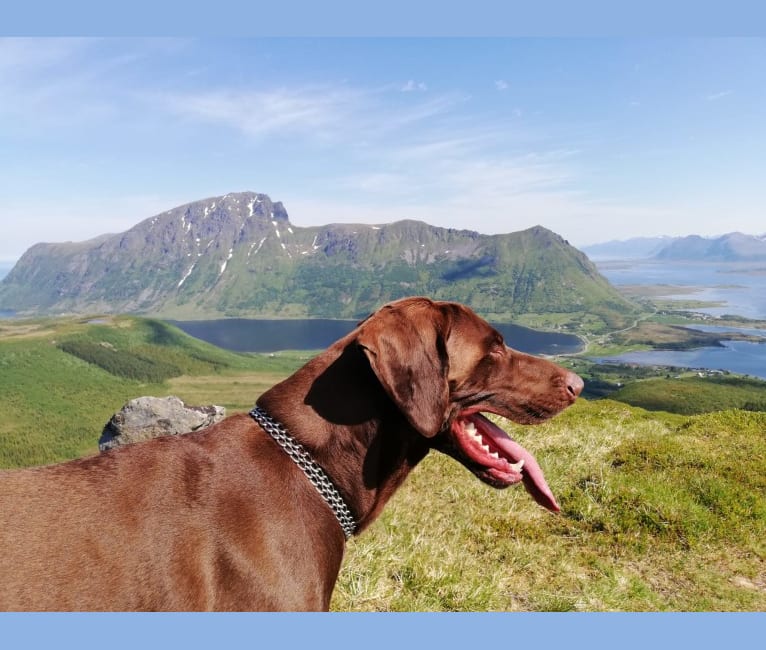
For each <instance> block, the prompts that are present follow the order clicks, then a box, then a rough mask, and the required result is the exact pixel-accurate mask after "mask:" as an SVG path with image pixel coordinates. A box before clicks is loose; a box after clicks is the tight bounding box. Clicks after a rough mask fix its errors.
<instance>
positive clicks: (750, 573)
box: [333, 401, 766, 611]
mask: <svg viewBox="0 0 766 650" xmlns="http://www.w3.org/2000/svg"><path fill="white" fill-rule="evenodd" d="M514 431H515V434H516V435H517V436H518V439H519V440H522V441H523V442H524V444H525V446H527V448H529V449H530V450H531V451H533V452H534V453H536V454H537V457H538V460H540V461H541V464H542V466H543V467H544V469H545V471H546V476H547V478H548V481H549V483H550V485H551V488H552V490H553V492H554V493H555V494H556V495H557V497H558V499H559V503H560V504H561V508H562V512H561V513H560V514H559V515H552V514H550V513H548V512H547V511H544V510H543V509H542V508H540V507H539V506H537V505H536V504H535V503H534V502H533V501H532V500H531V499H530V498H529V496H528V495H527V494H526V493H525V492H524V491H523V489H521V488H519V489H515V488H511V489H509V490H506V491H502V492H498V491H494V490H492V489H491V488H488V487H487V486H485V485H483V484H482V483H480V482H478V481H477V480H476V479H475V478H474V477H473V476H472V475H470V474H469V473H468V472H467V471H466V470H465V469H463V468H462V467H461V466H460V465H458V464H456V463H455V462H454V461H452V460H451V459H449V458H445V457H444V456H441V455H438V454H432V455H430V456H429V457H428V458H426V460H425V461H424V463H423V464H422V465H421V466H419V467H418V468H417V469H416V470H415V472H414V473H413V475H412V476H411V478H410V479H409V481H408V482H407V483H406V484H405V486H404V488H403V489H402V490H401V491H400V492H399V493H397V494H396V495H395V496H394V499H393V500H392V503H391V504H390V505H389V507H388V508H387V510H386V511H384V513H383V515H382V517H381V519H380V520H379V521H378V522H376V524H375V525H374V526H373V527H372V529H371V530H370V531H369V532H368V533H366V534H364V535H362V536H361V537H360V538H358V539H356V540H354V541H353V542H352V543H351V545H350V552H349V553H348V556H347V559H346V561H345V563H344V568H343V570H342V571H341V576H340V583H339V587H338V590H337V591H336V594H335V597H334V600H333V606H334V607H335V608H336V609H338V610H397V611H406V610H449V611H456V610H460V611H465V610H469V611H485V610H522V611H530V610H531V611H579V610H585V611H604V610H607V611H609V610H620V611H643V610H661V611H665V610H672V611H679V610H680V611H721V610H723V611H731V610H756V611H762V610H763V609H764V608H765V607H766V541H765V540H766V440H765V439H764V431H766V415H764V414H762V413H759V414H755V413H745V412H742V411H725V412H722V413H715V414H710V415H703V416H696V417H693V418H682V417H678V416H660V415H655V414H649V413H647V412H645V411H641V410H639V409H633V408H630V407H627V406H625V405H621V404H619V403H615V402H608V401H599V402H585V401H582V402H579V403H578V404H577V405H575V407H573V408H572V409H571V410H570V411H568V412H566V413H564V414H563V415H561V416H560V417H558V418H557V419H555V420H553V421H552V422H551V423H549V424H546V425H544V426H541V427H537V428H534V429H523V430H521V429H520V428H515V429H514Z"/></svg>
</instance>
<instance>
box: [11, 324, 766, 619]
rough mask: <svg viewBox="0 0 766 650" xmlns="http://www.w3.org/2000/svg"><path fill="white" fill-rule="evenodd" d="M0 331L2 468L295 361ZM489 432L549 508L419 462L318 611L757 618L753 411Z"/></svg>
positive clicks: (124, 337) (53, 457)
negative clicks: (174, 399) (547, 498)
mask: <svg viewBox="0 0 766 650" xmlns="http://www.w3.org/2000/svg"><path fill="white" fill-rule="evenodd" d="M2 327H3V331H2V332H0V408H2V412H3V419H2V421H0V466H2V467H15V466H23V465H32V464H42V463H48V462H54V461H58V460H63V459H66V458H74V457H77V456H81V455H84V454H88V453H95V451H96V441H97V439H98V436H99V435H100V432H101V429H102V427H103V425H104V423H105V422H106V421H107V419H108V418H109V417H110V416H111V414H112V413H113V412H115V411H116V410H117V409H119V408H120V407H121V406H122V404H123V403H124V402H126V401H127V400H129V399H131V398H134V397H137V396H139V395H147V394H155V395H166V394H177V395H179V396H180V397H182V398H183V399H185V400H187V401H189V402H191V403H198V404H208V403H219V404H223V405H225V406H226V407H227V408H228V409H229V410H230V411H234V410H245V409H247V408H250V406H251V405H252V404H253V402H254V401H255V398H256V397H257V395H258V394H259V393H260V392H261V391H262V390H263V389H264V388H266V387H268V386H270V385H272V384H273V383H274V382H275V381H278V380H280V379H281V378H283V377H284V376H286V375H287V374H289V372H290V371H291V370H292V369H294V368H295V367H297V366H298V365H301V364H302V363H303V362H304V361H305V360H306V358H307V357H308V356H310V355H308V354H306V353H283V354H280V355H274V356H270V355H257V356H256V355H238V354H232V353H228V352H224V351H222V350H218V349H216V348H213V347H212V346H208V345H206V344H203V343H201V342H199V341H196V340H194V339H191V338H189V337H187V336H185V335H183V334H182V333H180V332H179V331H178V330H175V329H174V328H168V327H167V326H164V325H162V324H161V323H159V324H158V323H157V322H156V321H144V320H141V319H133V318H115V319H110V320H109V321H108V322H106V323H100V324H99V323H96V324H94V323H88V322H87V321H83V320H62V321H35V322H24V323H18V322H13V324H12V325H9V324H8V323H5V322H4V323H2ZM72 340H79V341H87V342H90V343H91V344H93V343H95V344H107V346H106V347H105V349H109V350H110V351H114V352H115V353H117V354H126V355H134V356H135V355H138V356H140V358H142V359H155V360H157V362H158V363H159V364H170V365H173V366H175V367H177V368H178V369H179V371H180V372H181V374H180V375H178V376H174V377H170V378H167V379H166V380H165V381H163V382H161V383H145V382H141V381H138V380H135V379H130V378H127V377H124V376H119V374H113V373H112V372H107V370H105V369H104V368H103V367H100V366H98V365H96V364H93V363H88V362H86V361H84V360H83V359H81V358H79V357H77V356H75V355H72V354H68V353H66V352H64V350H62V345H61V344H62V342H65V341H72ZM109 346H111V347H109ZM102 347H104V346H102ZM126 358H127V357H126ZM570 363H573V364H576V368H575V369H576V370H577V371H578V372H583V373H584V374H585V371H587V369H588V368H587V366H586V365H585V362H584V361H582V360H578V359H575V360H572V361H570ZM616 372H619V371H616ZM636 372H637V373H638V371H636ZM644 372H645V371H643V370H641V371H640V373H639V374H641V376H640V377H639V376H634V377H632V378H631V382H632V383H631V384H630V385H631V386H635V387H636V389H638V388H639V387H640V389H641V390H642V391H643V395H644V397H643V398H642V399H643V400H644V402H642V403H643V404H644V405H646V400H647V399H648V395H649V394H650V391H649V389H650V388H652V389H653V388H654V386H655V384H656V389H657V390H656V392H657V393H659V394H661V393H662V392H663V386H664V387H665V390H664V393H665V396H666V397H668V396H674V395H675V396H676V397H678V396H679V392H678V390H676V388H674V389H673V391H670V390H668V386H676V385H675V384H674V383H672V382H671V383H667V382H666V381H665V380H662V379H661V378H659V377H651V376H646V375H644V374H643V373H644ZM646 372H648V371H646ZM617 376H621V375H615V376H613V377H610V379H612V380H614V379H615V377H617ZM681 385H682V386H683V387H684V390H686V391H688V393H689V395H696V396H697V397H696V400H697V404H698V405H700V404H706V405H707V406H708V407H711V408H712V407H716V406H717V407H718V408H722V407H725V406H729V405H730V404H729V403H728V402H727V400H728V398H729V396H732V395H734V391H736V390H739V389H742V390H745V391H746V392H747V393H748V394H750V395H753V394H756V395H757V394H760V395H763V387H762V384H761V383H759V385H757V386H755V385H753V386H748V385H746V382H745V384H742V383H741V382H740V383H737V382H735V383H733V384H731V385H727V384H726V382H724V381H721V382H718V383H714V382H709V383H707V384H704V383H700V382H697V381H689V382H686V381H685V380H683V381H682V382H681ZM711 387H712V388H711ZM708 388H711V391H709V392H708ZM623 397H624V395H623ZM676 410H678V409H676ZM503 426H504V427H506V428H507V429H508V430H509V431H510V433H511V434H512V435H513V436H514V437H515V438H517V439H519V440H520V441H521V442H522V443H523V444H524V445H525V446H526V447H527V448H528V449H529V450H530V451H532V452H533V453H535V454H536V456H537V458H538V460H539V461H540V463H541V465H542V466H543V469H544V470H545V472H546V476H547V479H548V482H549V484H550V486H551V488H552V490H553V492H554V493H555V494H556V496H557V498H558V500H559V503H560V504H561V508H562V512H561V513H560V514H559V515H552V514H550V513H548V512H547V511H545V510H543V509H542V508H540V507H539V506H537V505H536V504H535V503H534V502H533V501H532V499H531V498H530V497H529V496H528V495H527V494H526V492H525V491H524V490H523V488H520V487H517V488H510V489H508V490H505V491H497V490H493V489H492V488H490V487H488V486H486V485H485V484H483V483H481V482H480V481H478V480H477V479H476V478H475V477H474V476H473V475H472V474H470V473H469V472H468V471H467V470H465V469H464V468H463V467H462V466H461V465H459V464H458V463H456V462H455V461H454V460H452V459H450V458H447V457H446V456H443V455H440V454H438V453H433V454H430V455H429V457H427V458H426V459H425V461H424V462H423V463H422V464H421V465H419V466H418V467H417V468H416V469H415V470H414V472H413V473H412V475H411V476H410V478H409V479H408V480H407V481H406V482H405V485H404V486H403V487H402V489H401V490H400V491H399V492H397V494H396V495H395V496H394V497H393V499H392V500H391V502H390V503H389V505H388V507H387V508H386V510H385V511H384V512H383V514H382V516H381V517H380V518H379V519H378V521H376V522H375V523H374V524H373V525H372V526H371V527H370V529H369V530H368V531H366V532H365V533H364V534H362V535H361V536H360V537H359V538H356V539H354V540H352V541H351V542H350V543H349V545H348V549H347V553H346V557H345V560H344V563H343V567H342V570H341V574H340V578H339V582H338V586H337V588H336V591H335V594H334V597H333V601H332V607H333V609H335V610H355V611H380V610H385V611H411V610H428V611H432V610H436V611H485V610H499V611H506V610H508V611H604V610H619V611H643V610H662V611H666V610H670V611H674V610H680V611H703V610H735V611H763V610H764V609H766V542H765V541H764V540H766V437H765V436H764V431H766V414H764V413H757V412H748V411H744V410H736V409H729V410H724V411H721V410H718V409H716V410H715V411H714V412H711V413H705V414H702V415H693V416H687V415H681V414H673V413H667V412H663V411H654V412H653V411H648V410H645V409H642V408H637V407H634V406H629V405H627V404H625V403H622V402H618V401H614V400H604V399H602V400H593V401H587V400H580V401H579V402H578V403H577V404H576V405H575V406H574V407H572V408H571V409H569V410H568V411H566V412H564V413H563V414H561V415H560V416H559V417H557V418H555V419H554V420H552V421H551V422H549V423H547V424H545V425H543V426H539V427H532V428H524V427H519V426H515V425H508V423H503Z"/></svg>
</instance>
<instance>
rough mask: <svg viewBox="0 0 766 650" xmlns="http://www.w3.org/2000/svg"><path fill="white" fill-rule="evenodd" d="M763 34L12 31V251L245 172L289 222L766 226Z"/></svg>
mask: <svg viewBox="0 0 766 650" xmlns="http://www.w3.org/2000/svg"><path fill="white" fill-rule="evenodd" d="M765 115H766V39H679V38H667V39H639V38H635V39H626V38H614V39H564V38H560V39H547V40H545V39H531V38H523V39H511V38H508V39H489V38H480V39H470V38H461V39H447V38H440V39H425V38H421V39H393V38H392V39H372V38H360V39H348V38H346V39H330V38H323V39H285V38H270V39H269V38H261V39H115V38H106V39H66V38H65V39H55V38H42V39H0V200H1V201H2V203H3V208H2V211H0V214H1V215H2V217H1V218H2V223H3V226H4V227H3V237H2V238H0V260H13V259H16V258H18V257H19V256H20V255H21V254H22V253H23V252H24V250H26V249H27V248H28V247H29V246H31V245H32V244H34V243H36V242H38V241H67V240H74V241H77V240H82V239H87V238H89V237H94V236H97V235H99V234H103V233H105V232H119V231H122V230H125V229H127V228H129V227H130V226H132V225H134V224H135V223H137V222H139V221H141V220H143V219H145V218H147V217H150V216H152V215H154V214H157V213H159V212H162V211H164V210H166V209H168V208H171V207H174V206H176V205H179V204H182V203H187V202H190V201H194V200H197V199H202V198H206V197H209V196H214V195H220V194H225V193H227V192H234V191H244V190H252V191H257V192H263V193H266V194H268V195H269V196H270V197H271V198H272V199H273V200H280V201H282V202H283V203H284V204H285V207H286V208H287V211H288V213H289V215H290V218H291V220H292V222H293V223H294V224H296V225H299V226H305V225H313V224H320V223H328V222H334V221H347V222H348V221H351V222H365V223H378V222H389V221H394V220H397V219H404V218H414V219H421V220H424V221H427V222H429V223H432V224H435V225H440V226H449V227H459V228H471V229H475V230H479V231H481V232H487V233H497V232H512V231H515V230H520V229H523V228H527V227H529V226H532V225H535V224H541V225H543V226H546V227H548V228H550V229H551V230H554V231H556V232H558V233H559V234H561V235H562V236H564V237H565V238H567V239H568V240H569V241H570V242H572V243H573V244H575V245H585V244H588V243H595V242H600V241H605V240H609V239H621V238H627V237H631V236H641V235H658V234H664V235H680V234H692V233H695V234H702V235H715V234H722V233H725V232H730V231H734V230H740V231H743V232H749V233H752V234H761V233H764V232H766V219H765V218H764V217H765V216H766V215H764V205H766V182H765V181H766V155H764V151H766V120H764V116H765Z"/></svg>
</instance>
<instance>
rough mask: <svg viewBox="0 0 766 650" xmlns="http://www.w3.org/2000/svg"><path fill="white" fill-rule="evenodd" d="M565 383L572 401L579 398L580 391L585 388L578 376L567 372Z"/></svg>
mask: <svg viewBox="0 0 766 650" xmlns="http://www.w3.org/2000/svg"><path fill="white" fill-rule="evenodd" d="M565 382H566V386H567V391H569V394H570V395H571V396H572V398H573V399H577V398H578V397H579V396H580V393H582V389H583V388H584V387H585V382H584V381H583V380H582V378H581V377H580V375H577V374H575V373H573V372H567V375H566V379H565Z"/></svg>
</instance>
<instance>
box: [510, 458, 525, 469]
mask: <svg viewBox="0 0 766 650" xmlns="http://www.w3.org/2000/svg"><path fill="white" fill-rule="evenodd" d="M510 467H511V469H512V470H513V471H514V472H520V471H521V468H522V467H524V459H523V458H522V459H521V460H520V461H519V462H518V463H513V465H511V466H510Z"/></svg>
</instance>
